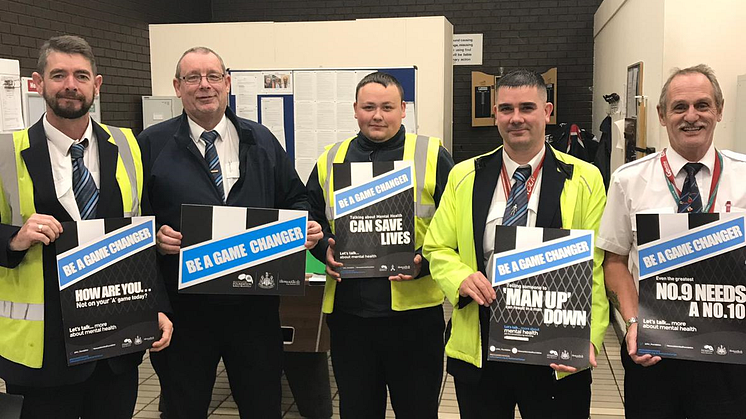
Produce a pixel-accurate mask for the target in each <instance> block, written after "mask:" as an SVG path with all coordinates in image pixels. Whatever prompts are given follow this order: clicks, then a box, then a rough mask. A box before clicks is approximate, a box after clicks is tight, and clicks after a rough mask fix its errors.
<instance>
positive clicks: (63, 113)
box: [44, 95, 93, 119]
mask: <svg viewBox="0 0 746 419" xmlns="http://www.w3.org/2000/svg"><path fill="white" fill-rule="evenodd" d="M58 98H65V96H62V95H57V96H55V97H49V96H47V95H44V101H46V102H47V106H49V108H50V109H51V110H52V112H54V114H55V115H57V116H58V117H60V118H64V119H78V118H81V117H83V116H85V115H86V114H87V113H88V110H89V109H91V106H92V105H93V98H91V100H86V98H85V97H83V98H82V99H83V100H82V105H81V106H80V109H77V110H76V109H68V108H63V107H62V106H60V103H59V101H58V100H57V99H58ZM80 98H81V97H80V96H79V97H76V98H75V99H80Z"/></svg>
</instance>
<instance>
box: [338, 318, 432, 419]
mask: <svg viewBox="0 0 746 419" xmlns="http://www.w3.org/2000/svg"><path fill="white" fill-rule="evenodd" d="M327 324H328V325H329V330H330V332H331V335H330V338H331V356H332V367H333V368H334V377H335V379H336V381H337V387H338V389H339V412H340V416H341V417H342V418H343V419H366V418H370V419H374V418H375V419H378V418H383V417H385V416H386V387H388V391H389V394H390V395H391V406H392V408H393V409H394V412H395V413H396V417H397V418H399V419H407V418H416V419H428V418H434V419H435V418H437V417H438V396H439V393H440V386H441V381H442V379H443V331H444V328H445V325H444V321H443V308H442V306H437V307H430V308H425V309H419V310H411V311H408V312H405V313H403V314H401V315H397V316H392V317H381V318H363V317H358V316H354V315H351V314H346V313H342V312H334V313H333V314H331V315H329V316H327Z"/></svg>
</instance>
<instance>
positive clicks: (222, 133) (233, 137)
mask: <svg viewBox="0 0 746 419" xmlns="http://www.w3.org/2000/svg"><path fill="white" fill-rule="evenodd" d="M187 121H189V134H190V137H191V138H192V141H194V144H195V145H196V146H197V149H198V150H199V152H200V153H201V154H202V157H204V156H205V148H206V147H207V145H206V144H205V141H204V140H202V139H200V138H199V137H200V136H201V135H202V133H203V132H204V131H205V129H204V128H202V127H201V126H199V124H197V123H196V122H194V121H192V119H191V118H189V117H187ZM213 130H215V131H217V133H218V139H217V140H215V150H216V151H217V152H218V159H220V172H221V173H222V174H223V191H224V192H225V198H226V200H227V199H228V194H229V193H230V191H231V188H232V187H233V185H235V184H236V182H237V181H238V177H239V176H240V174H241V173H240V170H239V167H238V131H236V127H234V126H233V124H232V123H230V121H229V120H228V118H226V117H225V115H223V118H222V119H221V120H220V122H218V124H217V125H216V126H215V128H213Z"/></svg>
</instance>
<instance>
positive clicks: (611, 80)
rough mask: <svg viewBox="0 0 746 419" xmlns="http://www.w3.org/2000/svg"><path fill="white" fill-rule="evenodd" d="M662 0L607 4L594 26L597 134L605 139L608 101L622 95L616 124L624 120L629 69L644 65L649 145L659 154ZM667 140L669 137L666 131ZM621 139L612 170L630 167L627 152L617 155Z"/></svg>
mask: <svg viewBox="0 0 746 419" xmlns="http://www.w3.org/2000/svg"><path fill="white" fill-rule="evenodd" d="M663 6H664V3H663V1H662V0H652V1H650V0H605V1H604V2H603V3H602V4H601V6H599V8H598V10H597V11H596V15H595V22H594V45H593V52H594V54H593V55H594V68H593V132H594V133H596V135H599V133H600V131H599V126H600V125H601V121H602V120H603V119H604V118H605V117H606V115H607V109H608V105H607V103H606V102H605V101H604V100H603V98H602V96H603V95H608V94H610V93H612V92H616V93H617V94H619V96H620V97H621V98H622V101H621V102H620V104H619V112H620V113H617V114H613V115H612V121H618V120H623V119H624V113H625V109H626V104H625V103H624V100H625V99H624V98H625V96H626V91H627V90H626V89H627V66H629V65H632V64H634V63H636V62H639V61H642V62H643V73H644V76H643V77H644V78H643V95H644V96H648V102H647V113H646V114H647V124H648V133H647V145H648V147H655V148H656V150H658V149H659V148H658V147H659V146H660V141H659V138H660V133H659V131H658V129H657V128H656V127H657V126H658V116H657V115H656V111H655V104H656V103H657V102H658V95H659V94H660V90H661V86H662V83H661V66H662V62H663V32H664V27H663V25H662V24H661V22H662V21H663V12H664V7H663ZM664 136H665V131H664ZM617 140H618V137H616V136H615V137H614V138H613V143H612V158H611V167H612V169H615V168H617V167H619V166H620V165H621V164H622V163H623V162H624V153H623V150H622V149H617V148H616V147H615V146H616V142H617ZM622 144H623V143H622Z"/></svg>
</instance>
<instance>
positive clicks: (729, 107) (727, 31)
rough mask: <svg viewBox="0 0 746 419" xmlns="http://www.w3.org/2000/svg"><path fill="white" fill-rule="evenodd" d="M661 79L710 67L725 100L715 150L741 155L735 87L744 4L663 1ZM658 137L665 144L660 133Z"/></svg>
mask: <svg viewBox="0 0 746 419" xmlns="http://www.w3.org/2000/svg"><path fill="white" fill-rule="evenodd" d="M665 8H666V10H665V21H664V25H665V28H666V30H665V32H664V46H663V48H664V60H663V77H664V80H663V81H664V82H665V78H667V77H668V75H669V74H670V70H671V68H673V67H680V68H683V67H689V66H692V65H697V64H700V63H704V64H707V65H709V66H710V67H712V69H713V70H714V71H715V75H716V76H717V78H718V82H719V83H720V87H721V88H722V89H723V96H724V97H725V107H724V109H723V120H722V121H721V122H720V123H719V124H718V125H717V129H716V131H715V145H716V146H717V147H718V148H721V149H727V150H736V149H738V150H739V151H741V152H744V151H746V138H743V135H744V134H746V133H740V134H741V138H737V136H736V97H737V95H736V86H737V83H738V76H739V75H741V74H744V73H746V53H744V43H743V32H744V27H745V26H746V2H744V1H742V0H715V1H707V2H703V1H701V0H666V6H665ZM744 117H746V116H744ZM661 136H662V137H663V138H665V139H666V143H668V138H667V137H666V135H665V130H662V131H661Z"/></svg>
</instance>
